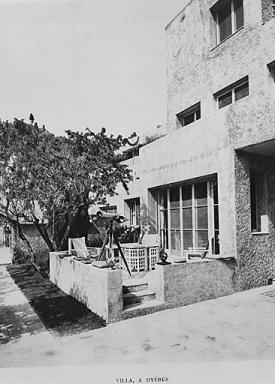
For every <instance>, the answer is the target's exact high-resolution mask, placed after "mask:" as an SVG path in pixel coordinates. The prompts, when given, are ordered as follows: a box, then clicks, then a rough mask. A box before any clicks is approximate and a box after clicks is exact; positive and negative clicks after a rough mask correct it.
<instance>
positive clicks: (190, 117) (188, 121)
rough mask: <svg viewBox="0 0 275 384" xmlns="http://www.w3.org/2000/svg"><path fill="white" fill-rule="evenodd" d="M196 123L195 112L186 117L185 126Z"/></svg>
mask: <svg viewBox="0 0 275 384" xmlns="http://www.w3.org/2000/svg"><path fill="white" fill-rule="evenodd" d="M194 121H195V112H192V113H190V114H189V115H187V116H184V119H183V125H188V124H191V123H193V122H194Z"/></svg>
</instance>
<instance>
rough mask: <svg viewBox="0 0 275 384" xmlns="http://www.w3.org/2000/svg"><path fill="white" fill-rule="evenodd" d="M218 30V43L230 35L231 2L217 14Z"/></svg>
mask: <svg viewBox="0 0 275 384" xmlns="http://www.w3.org/2000/svg"><path fill="white" fill-rule="evenodd" d="M218 23H219V28H220V42H222V41H223V40H224V39H226V38H227V37H228V36H230V35H231V34H232V21H231V1H230V2H229V3H228V4H226V5H225V6H224V7H223V8H222V9H221V10H220V12H219V14H218Z"/></svg>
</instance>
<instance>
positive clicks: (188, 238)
mask: <svg viewBox="0 0 275 384" xmlns="http://www.w3.org/2000/svg"><path fill="white" fill-rule="evenodd" d="M183 247H184V249H188V248H193V235H192V231H183Z"/></svg>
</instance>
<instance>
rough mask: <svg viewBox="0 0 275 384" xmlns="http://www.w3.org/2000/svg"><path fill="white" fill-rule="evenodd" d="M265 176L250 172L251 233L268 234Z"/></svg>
mask: <svg viewBox="0 0 275 384" xmlns="http://www.w3.org/2000/svg"><path fill="white" fill-rule="evenodd" d="M266 205H267V197H266V182H265V174H264V173H263V172H260V171H255V170H250V207H251V231H252V233H253V232H254V233H255V232H268V216H267V214H266V212H267V207H266Z"/></svg>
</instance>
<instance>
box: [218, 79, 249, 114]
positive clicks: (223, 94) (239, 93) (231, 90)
mask: <svg viewBox="0 0 275 384" xmlns="http://www.w3.org/2000/svg"><path fill="white" fill-rule="evenodd" d="M248 95H249V82H248V76H247V77H245V78H243V79H241V80H239V81H237V82H236V83H234V84H232V85H230V86H228V87H226V88H224V89H222V90H221V91H219V92H217V93H216V94H215V95H214V97H215V98H216V100H217V101H218V106H219V109H221V108H224V107H226V106H227V105H230V104H232V103H234V102H236V101H238V100H240V99H243V98H244V97H246V96H248Z"/></svg>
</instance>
